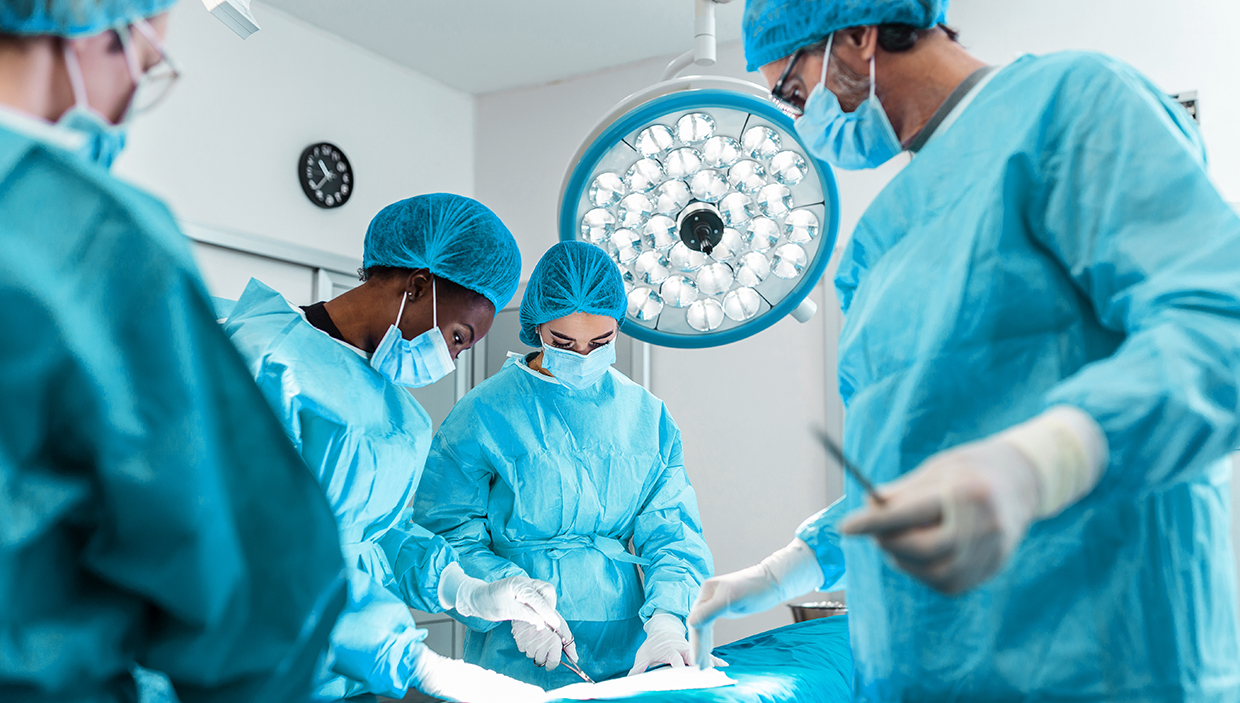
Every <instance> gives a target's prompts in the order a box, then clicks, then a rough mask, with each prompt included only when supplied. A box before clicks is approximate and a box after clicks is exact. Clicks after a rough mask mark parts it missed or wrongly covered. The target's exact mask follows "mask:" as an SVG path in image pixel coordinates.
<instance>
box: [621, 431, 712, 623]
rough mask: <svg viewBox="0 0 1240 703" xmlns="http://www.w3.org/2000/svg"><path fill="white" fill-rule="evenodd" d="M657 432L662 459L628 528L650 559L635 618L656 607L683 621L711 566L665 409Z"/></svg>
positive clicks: (677, 442) (640, 553) (677, 433)
mask: <svg viewBox="0 0 1240 703" xmlns="http://www.w3.org/2000/svg"><path fill="white" fill-rule="evenodd" d="M659 432H660V442H661V444H662V457H661V459H662V461H663V462H664V463H663V466H662V467H661V468H660V469H659V470H657V471H656V472H655V473H654V475H653V477H652V482H651V484H650V486H649V487H648V489H647V498H646V500H645V503H644V504H643V505H642V507H641V510H640V512H639V513H638V515H637V519H636V520H635V522H634V530H633V547H634V549H635V551H636V552H637V555H638V556H640V557H645V558H646V559H649V560H650V564H649V565H648V566H645V567H643V572H644V574H645V587H646V603H645V605H643V606H642V609H641V616H642V619H644V620H648V619H650V617H651V616H652V615H654V613H655V611H656V610H661V611H664V612H667V613H671V614H673V615H675V616H677V617H679V618H681V619H682V620H683V619H684V618H685V617H687V616H688V615H689V609H690V608H691V607H692V605H693V600H694V599H695V598H696V597H697V593H698V589H699V588H700V587H701V585H702V582H703V581H705V580H706V579H708V578H710V577H711V575H712V574H714V571H715V567H714V561H713V559H712V558H711V554H710V548H709V547H707V546H706V540H705V539H704V538H703V537H702V519H701V517H700V516H699V515H698V506H697V496H696V494H695V493H694V492H693V487H692V486H690V485H689V478H688V476H686V475H685V467H684V455H683V452H682V449H681V442H680V429H679V428H678V427H677V426H676V423H675V422H674V421H673V420H672V418H671V416H670V415H669V414H668V413H667V410H666V408H664V410H663V417H662V419H661V421H660V423H659Z"/></svg>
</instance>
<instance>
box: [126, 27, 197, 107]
mask: <svg viewBox="0 0 1240 703" xmlns="http://www.w3.org/2000/svg"><path fill="white" fill-rule="evenodd" d="M133 27H137V28H138V33H139V34H141V35H142V36H143V38H145V39H146V40H147V42H148V43H150V45H151V47H152V48H154V49H155V51H156V52H158V53H159V61H158V62H157V63H156V64H155V65H154V66H151V67H150V68H149V69H147V70H145V71H144V70H142V67H141V66H140V65H138V58H137V55H136V53H135V52H134V51H133V32H132V31H131V29H132V28H133ZM122 30H123V31H122ZM114 31H116V36H117V38H118V39H120V41H121V45H122V47H123V48H124V50H125V60H126V62H127V63H128V64H129V72H130V76H131V77H132V78H133V80H134V97H133V100H134V101H135V102H134V103H133V111H134V114H141V113H144V112H147V111H149V110H151V109H153V108H154V107H156V106H157V105H159V104H160V103H162V102H163V101H164V99H165V98H167V97H168V94H169V93H171V92H172V87H173V86H174V85H176V82H177V81H178V80H179V79H180V78H181V69H180V68H179V67H178V66H177V64H176V62H175V61H173V60H172V57H170V56H169V55H168V52H167V51H166V50H165V49H164V43H163V41H162V40H161V39H160V38H159V34H157V33H156V32H155V28H154V27H152V26H151V25H150V23H149V22H147V21H146V20H144V19H142V20H138V21H137V22H134V23H132V24H129V25H125V26H124V27H120V28H118V29H116V30H114ZM160 66H166V67H167V68H166V71H167V73H165V74H162V75H160V76H156V77H155V79H154V80H155V81H160V80H163V81H166V82H167V84H168V87H167V88H164V89H163V91H162V92H160V93H159V94H158V96H157V97H156V98H155V99H154V100H152V101H151V102H150V104H148V105H143V106H140V107H139V106H138V105H137V102H136V101H137V98H138V94H139V92H140V91H141V89H142V86H143V85H144V83H143V81H146V83H145V84H146V85H152V82H151V79H149V78H148V77H149V76H151V74H152V73H153V72H154V71H156V70H158V69H159V68H160Z"/></svg>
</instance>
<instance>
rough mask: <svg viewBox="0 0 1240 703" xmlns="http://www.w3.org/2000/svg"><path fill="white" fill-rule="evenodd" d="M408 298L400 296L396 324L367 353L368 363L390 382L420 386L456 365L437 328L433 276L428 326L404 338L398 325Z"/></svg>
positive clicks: (437, 307)
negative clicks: (414, 334)
mask: <svg viewBox="0 0 1240 703" xmlns="http://www.w3.org/2000/svg"><path fill="white" fill-rule="evenodd" d="M408 299H409V296H408V295H402V296H401V299H400V310H399V311H398V312H397V313H396V324H394V325H392V326H391V327H389V328H388V331H387V334H385V335H383V339H382V340H381V341H380V342H379V346H378V348H376V349H375V353H374V354H372V355H371V356H370V366H371V368H373V369H374V370H375V371H378V372H379V373H381V374H383V375H384V376H386V377H387V378H388V380H390V381H391V382H392V383H395V384H397V385H399V386H405V387H407V388H421V387H423V386H429V385H430V384H432V383H434V382H435V381H438V380H439V379H441V378H443V377H444V376H447V375H448V374H450V373H452V372H453V371H454V370H456V364H455V363H454V362H453V361H452V352H450V351H448V342H447V340H445V339H444V338H443V332H440V331H439V301H438V300H437V299H436V295H435V281H434V279H432V280H431V305H432V313H431V319H432V320H433V322H432V323H431V328H430V329H429V330H427V331H425V332H423V333H422V334H420V335H418V336H416V337H414V338H413V339H408V340H407V339H405V336H404V335H402V334H401V333H400V327H398V325H399V324H400V318H401V315H403V314H405V301H406V300H408Z"/></svg>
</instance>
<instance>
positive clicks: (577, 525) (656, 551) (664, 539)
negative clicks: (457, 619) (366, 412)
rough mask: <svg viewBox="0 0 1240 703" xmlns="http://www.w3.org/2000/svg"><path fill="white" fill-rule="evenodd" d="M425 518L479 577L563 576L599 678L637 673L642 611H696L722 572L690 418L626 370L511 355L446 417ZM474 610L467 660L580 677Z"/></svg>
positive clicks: (553, 681)
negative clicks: (577, 371) (705, 530)
mask: <svg viewBox="0 0 1240 703" xmlns="http://www.w3.org/2000/svg"><path fill="white" fill-rule="evenodd" d="M414 519H415V520H416V521H417V522H418V523H419V524H421V525H423V526H424V527H426V528H427V529H430V530H432V531H434V532H436V533H438V534H441V535H443V536H444V537H446V538H447V540H448V542H449V543H450V544H452V546H454V547H455V548H456V549H457V552H458V553H459V554H460V556H461V566H462V568H464V569H465V572H466V573H468V574H469V575H471V576H474V577H477V578H481V579H485V580H487V581H494V580H496V579H500V578H505V577H508V576H515V575H519V574H521V575H527V576H530V577H531V578H536V579H542V580H544V581H548V582H550V583H551V584H553V585H554V586H555V589H556V593H557V594H558V596H559V600H558V603H557V609H558V610H559V612H560V614H561V615H563V616H564V619H565V620H567V621H568V623H569V627H570V628H571V629H572V631H573V635H574V636H575V638H576V643H577V652H578V655H579V656H580V659H581V667H582V669H583V670H585V672H586V673H587V674H589V675H590V677H591V678H593V679H594V680H596V681H598V680H602V679H607V678H611V677H614V676H621V675H624V674H627V673H628V671H629V669H630V668H632V666H633V660H634V656H635V655H636V653H637V648H638V647H639V646H641V644H642V642H644V641H645V637H646V635H645V632H644V631H643V630H642V623H643V622H644V621H645V620H647V619H649V618H650V616H651V615H653V614H654V612H655V610H664V611H667V612H670V613H673V614H675V615H677V616H679V617H681V618H682V619H683V618H684V617H686V616H687V615H688V614H689V608H690V606H691V605H692V604H693V600H694V599H695V598H696V597H697V593H698V590H699V588H700V586H701V583H702V581H704V580H705V579H707V578H709V577H710V576H711V574H712V573H713V571H714V566H713V563H712V560H711V555H710V550H709V548H707V546H706V542H705V540H703V539H702V526H701V519H700V518H699V517H698V508H697V497H696V496H695V495H694V492H693V488H692V487H691V486H690V485H689V480H688V478H687V477H686V476H685V470H684V465H683V457H682V456H681V447H680V430H679V429H678V428H677V427H676V423H675V422H673V421H672V416H671V415H670V414H669V413H668V411H667V408H666V407H665V406H664V405H663V402H662V401H660V400H659V399H658V398H656V397H654V396H653V395H651V394H650V393H649V392H648V391H646V390H645V389H644V388H642V387H641V386H639V385H637V384H635V383H633V382H632V381H630V380H629V379H627V378H625V377H624V375H623V374H621V373H620V372H618V371H616V370H615V369H608V371H607V374H606V375H605V376H603V378H602V379H600V380H599V382H598V383H596V384H595V385H594V386H591V387H590V388H587V389H584V390H574V389H572V388H569V387H567V386H562V385H560V384H559V382H558V381H555V380H553V379H551V378H548V377H546V376H543V375H541V374H538V373H537V372H535V371H532V370H531V369H530V368H529V367H528V366H526V365H525V360H524V359H520V358H514V359H509V360H508V362H507V363H506V364H505V365H504V367H503V368H502V369H500V371H499V373H497V374H496V375H495V376H493V377H492V378H490V379H488V380H487V381H485V382H484V383H482V384H481V385H479V386H478V387H477V388H475V389H474V390H473V391H471V392H470V393H469V394H468V395H466V396H465V397H464V398H463V399H462V400H461V401H460V402H459V403H457V406H456V407H455V408H454V409H453V410H452V413H451V414H449V415H448V418H447V419H446V420H444V422H443V424H442V425H441V426H440V428H439V432H438V433H437V434H436V435H435V441H434V443H433V444H432V445H431V453H430V457H429V458H428V459H427V464H426V476H425V477H424V479H423V482H422V485H421V486H420V487H419V488H418V492H417V495H416V496H415V502H414ZM630 540H632V543H633V548H634V551H635V554H633V553H630V552H629V551H628V550H627V547H626V545H628V543H629V541H630ZM639 562H640V563H643V571H644V575H645V587H644V589H643V586H642V582H641V579H640V577H639V576H638V568H637V567H638V565H639ZM463 621H464V622H466V624H468V625H469V626H470V628H471V631H469V632H467V633H466V635H465V659H466V661H470V662H473V663H475V664H479V665H481V666H484V667H486V668H488V669H492V670H494V671H498V672H500V673H503V674H507V675H508V676H511V677H513V678H516V679H520V680H522V681H526V682H528V683H532V684H535V685H538V686H542V687H543V688H554V687H558V686H563V685H566V684H570V683H573V682H574V681H577V682H579V681H580V679H578V678H577V677H576V675H575V674H573V673H572V672H570V671H568V670H567V668H566V667H559V668H557V669H556V670H554V671H550V672H549V671H547V670H545V669H543V668H540V667H538V666H537V665H535V664H534V663H533V660H531V659H529V658H528V657H526V656H525V655H524V654H522V653H521V652H520V651H518V650H517V647H516V642H515V641H513V638H512V628H511V626H510V625H509V624H508V623H489V622H482V621H479V620H477V619H474V618H463Z"/></svg>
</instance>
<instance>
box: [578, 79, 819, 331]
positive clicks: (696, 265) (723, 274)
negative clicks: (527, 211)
mask: <svg viewBox="0 0 1240 703" xmlns="http://www.w3.org/2000/svg"><path fill="white" fill-rule="evenodd" d="M765 95H766V92H765V90H763V89H762V88H760V87H758V86H756V85H754V84H752V83H747V82H745V81H739V80H734V79H728V78H714V77H702V76H690V77H686V78H680V79H675V80H671V81H666V82H664V83H659V84H657V85H655V86H652V87H651V88H649V89H647V90H646V91H643V92H641V93H638V94H636V95H634V96H631V97H629V98H627V99H626V100H625V101H624V102H622V103H621V104H620V105H619V106H617V107H616V108H615V109H613V111H612V112H611V113H610V114H609V115H608V116H607V117H606V118H604V120H603V121H602V122H601V123H600V124H599V126H598V127H596V128H595V130H594V132H593V134H592V135H591V138H589V139H587V141H586V143H585V144H584V145H583V146H582V148H581V150H580V151H579V152H578V154H577V156H576V157H575V158H574V160H573V162H572V164H571V165H570V167H569V170H568V174H567V175H566V177H565V181H564V188H563V191H562V194H561V199H560V220H559V221H560V238H561V239H563V240H570V239H576V240H580V241H584V242H589V243H590V244H593V245H595V246H598V247H600V248H602V249H603V250H604V251H606V252H607V253H608V255H610V256H611V258H612V260H613V261H615V262H616V265H617V266H619V267H620V272H621V275H622V276H623V278H624V282H625V289H626V291H627V294H628V303H629V306H628V313H627V315H626V317H625V320H624V322H623V324H622V330H623V331H624V332H625V333H627V334H629V335H631V336H633V337H635V338H637V339H640V340H642V341H645V342H650V343H651V344H657V345H660V346H668V347H682V348H697V347H711V346H717V345H721V344H729V343H731V342H735V341H737V340H740V339H744V338H746V337H748V336H750V335H753V334H756V333H758V332H760V331H762V330H764V329H766V328H767V327H770V326H771V325H773V324H775V322H777V321H779V320H780V319H782V318H783V317H784V316H785V315H788V314H792V313H794V311H795V313H796V316H797V317H798V319H808V317H809V316H810V315H812V314H813V310H814V307H813V303H812V302H811V301H808V300H806V296H808V295H809V293H810V291H811V290H813V288H814V286H815V285H816V284H817V282H818V280H819V279H820V278H821V277H822V274H823V272H824V271H825V270H826V267H827V262H828V260H829V259H830V258H831V252H832V250H833V248H834V246H835V238H836V233H837V231H838V229H839V196H838V193H837V191H836V185H835V178H834V177H833V176H832V173H831V169H830V167H829V166H828V165H827V164H825V163H823V162H821V161H819V160H817V159H815V158H813V157H812V156H810V155H809V152H808V151H807V150H806V149H805V147H804V145H802V143H801V141H800V139H799V138H798V137H797V135H796V132H795V131H794V129H793V123H792V119H791V118H789V117H788V116H787V115H785V114H784V113H783V112H781V111H780V110H779V109H778V108H776V107H775V105H774V104H773V103H771V102H770V100H769V99H767V97H765Z"/></svg>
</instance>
